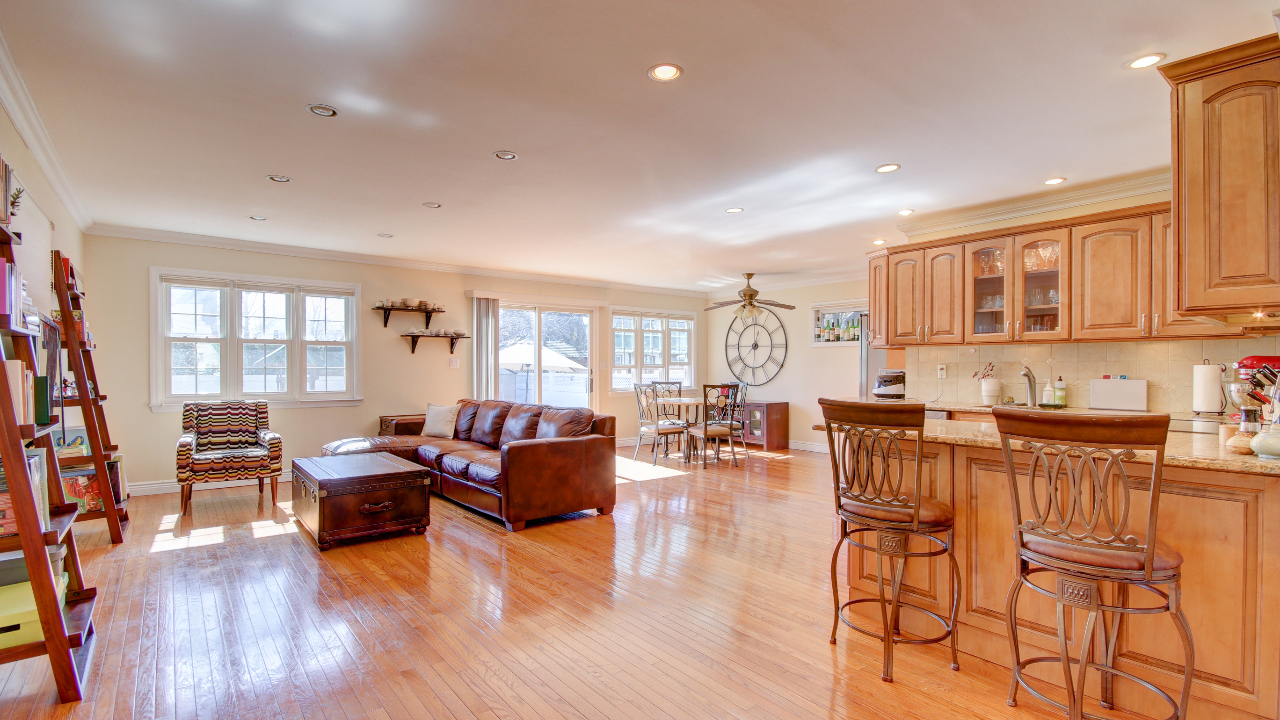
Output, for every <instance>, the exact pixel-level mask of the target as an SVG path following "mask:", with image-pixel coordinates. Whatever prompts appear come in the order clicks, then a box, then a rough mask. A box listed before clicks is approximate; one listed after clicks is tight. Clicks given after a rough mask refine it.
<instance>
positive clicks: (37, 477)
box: [0, 448, 50, 536]
mask: <svg viewBox="0 0 1280 720" xmlns="http://www.w3.org/2000/svg"><path fill="white" fill-rule="evenodd" d="M23 453H24V454H25V455H26V461H27V480H28V481H29V485H28V486H27V487H26V488H25V490H26V491H27V492H29V493H31V499H32V500H33V501H34V502H35V506H36V510H37V511H38V512H37V517H38V518H39V521H40V531H41V532H44V531H45V530H47V529H48V528H49V525H50V517H49V473H48V466H47V465H46V464H45V451H44V449H43V448H26V449H25V450H24V451H23ZM18 490H19V488H15V487H14V486H13V484H12V483H10V482H9V476H8V474H7V473H5V472H4V467H3V464H0V536H4V535H13V534H16V533H17V532H18V520H17V517H16V516H15V515H14V511H13V497H12V493H13V492H15V491H18Z"/></svg>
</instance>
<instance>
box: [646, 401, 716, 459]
mask: <svg viewBox="0 0 1280 720" xmlns="http://www.w3.org/2000/svg"><path fill="white" fill-rule="evenodd" d="M657 404H658V405H659V406H661V405H666V406H668V407H669V408H672V409H674V410H675V411H676V418H677V419H679V420H680V421H681V422H683V423H685V424H686V425H697V424H698V422H699V410H700V409H701V408H702V406H703V405H706V404H707V402H706V400H704V399H702V398H689V397H660V398H658V399H657ZM683 444H684V447H683V448H682V451H683V455H684V461H685V462H690V461H691V460H692V458H691V457H690V454H689V443H688V442H687V441H686V442H685V443H683Z"/></svg>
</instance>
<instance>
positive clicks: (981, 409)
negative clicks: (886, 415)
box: [924, 402, 1239, 425]
mask: <svg viewBox="0 0 1280 720" xmlns="http://www.w3.org/2000/svg"><path fill="white" fill-rule="evenodd" d="M924 407H925V409H926V410H946V411H947V412H969V413H990V412H991V406H990V405H969V404H966V403H943V402H937V403H925V405H924ZM1010 407H1013V406H1010ZM1019 407H1020V406H1019ZM1052 412H1061V413H1069V414H1073V415H1083V414H1088V415H1142V414H1143V413H1140V412H1137V411H1133V410H1094V409H1092V408H1080V407H1068V408H1061V409H1059V410H1052ZM1169 418H1170V419H1171V420H1196V421H1204V422H1217V423H1230V424H1232V425H1234V424H1236V423H1238V422H1239V421H1238V420H1232V419H1231V416H1230V415H1222V416H1218V417H1208V416H1206V417H1201V416H1199V415H1195V414H1193V413H1169Z"/></svg>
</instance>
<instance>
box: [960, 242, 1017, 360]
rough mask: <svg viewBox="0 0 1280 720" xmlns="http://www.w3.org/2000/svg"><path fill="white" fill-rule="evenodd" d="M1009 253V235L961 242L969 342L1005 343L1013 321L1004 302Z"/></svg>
mask: <svg viewBox="0 0 1280 720" xmlns="http://www.w3.org/2000/svg"><path fill="white" fill-rule="evenodd" d="M1012 255H1013V238H1012V237H1004V238H995V239H992V240H983V241H981V242H972V243H966V244H965V245H964V334H965V341H966V342H971V343H983V342H996V343H999V342H1009V341H1011V340H1012V339H1013V323H1012V320H1011V319H1010V318H1009V314H1008V313H1009V308H1008V305H1009V304H1010V303H1011V302H1012V301H1013V281H1012V279H1011V277H1010V275H1009V274H1008V273H1007V272H1006V269H1007V267H1008V258H1010V257H1012Z"/></svg>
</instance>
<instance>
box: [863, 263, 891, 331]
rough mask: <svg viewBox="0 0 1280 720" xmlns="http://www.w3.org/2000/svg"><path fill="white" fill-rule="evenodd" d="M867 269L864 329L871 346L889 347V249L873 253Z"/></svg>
mask: <svg viewBox="0 0 1280 720" xmlns="http://www.w3.org/2000/svg"><path fill="white" fill-rule="evenodd" d="M870 257H871V266H870V268H868V270H867V316H868V317H867V320H866V327H865V328H864V331H865V332H866V333H867V342H868V343H869V344H870V345H871V347H877V348H883V347H889V251H888V250H880V251H877V252H874V253H872V254H871V256H870Z"/></svg>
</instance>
